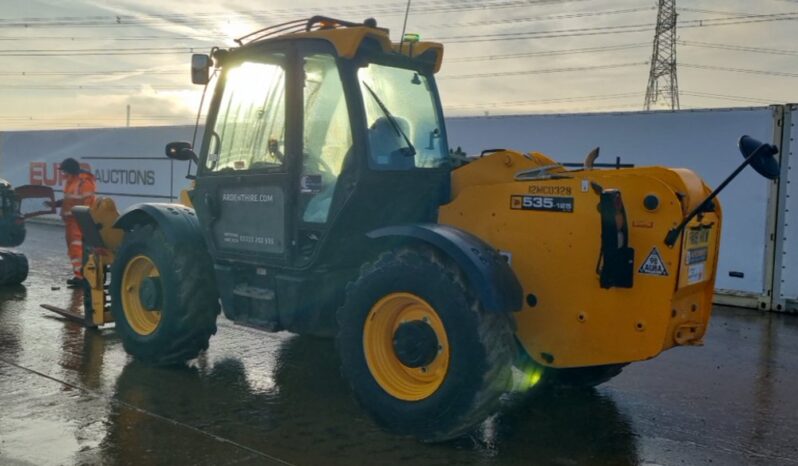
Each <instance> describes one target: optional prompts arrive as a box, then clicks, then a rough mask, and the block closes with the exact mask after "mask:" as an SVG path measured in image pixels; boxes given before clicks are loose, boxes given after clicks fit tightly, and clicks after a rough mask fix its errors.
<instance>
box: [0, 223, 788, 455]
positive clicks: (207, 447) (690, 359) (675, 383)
mask: <svg viewBox="0 0 798 466" xmlns="http://www.w3.org/2000/svg"><path fill="white" fill-rule="evenodd" d="M62 242H63V240H62V233H61V230H59V229H58V228H55V227H48V226H40V225H33V226H31V228H30V232H29V239H28V242H27V243H26V244H25V245H24V247H23V248H22V249H23V251H24V252H25V253H26V254H28V256H29V259H30V260H31V268H32V273H31V277H30V278H29V280H28V281H27V283H26V286H25V287H18V288H10V289H4V290H2V291H0V463H2V464H8V463H10V464H37V465H38V464H177V463H180V464H213V465H220V464H285V463H290V464H308V465H316V464H347V465H349V464H399V463H407V462H410V463H413V464H425V465H427V464H429V465H445V464H485V465H492V464H497V465H499V464H501V465H515V464H542V465H547V464H551V465H581V464H596V465H625V464H715V465H718V464H723V465H726V464H761V465H772V464H786V465H791V464H798V441H796V440H798V409H796V408H798V397H796V396H795V395H794V393H795V388H794V387H796V386H798V357H796V356H798V318H795V317H792V316H779V315H767V314H760V313H758V312H750V311H740V310H731V309H718V310H717V312H716V314H715V317H714V320H713V322H712V326H711V331H710V333H709V335H708V337H707V346H706V347H703V348H680V349H676V350H673V351H669V352H667V353H665V354H663V355H662V356H660V357H659V358H657V359H655V360H653V361H649V362H646V363H640V364H634V365H632V366H629V367H627V369H626V370H625V371H624V373H623V374H621V375H620V376H619V377H617V378H616V379H614V380H612V381H611V382H609V383H607V384H605V385H602V386H600V387H599V388H598V389H597V390H592V391H587V392H580V391H560V392H543V393H537V394H534V395H533V396H531V395H520V394H514V395H511V396H508V397H507V399H506V400H505V401H504V406H503V409H502V410H501V412H500V413H499V414H498V415H496V416H494V417H493V418H491V419H490V420H488V421H487V422H485V423H484V424H483V425H482V426H481V427H480V429H479V430H478V431H477V432H474V433H473V434H472V435H469V436H468V437H465V438H462V439H459V440H457V441H453V442H449V443H445V444H439V445H425V444H421V443H419V442H417V441H415V440H413V439H409V438H402V437H396V436H392V435H387V434H385V433H383V432H382V431H380V430H379V429H378V428H377V427H375V426H374V425H373V424H372V422H371V421H370V420H369V419H368V418H367V417H365V415H364V414H363V413H362V412H361V411H360V409H359V408H358V407H357V406H356V405H355V403H354V402H353V400H352V398H351V396H350V394H349V392H348V389H347V386H346V383H345V381H344V380H342V378H341V376H340V373H339V371H338V362H337V359H336V354H335V347H334V344H333V342H332V341H329V340H320V339H312V338H304V337H297V336H293V335H290V334H267V333H262V332H258V331H255V330H251V329H248V328H244V327H238V326H235V325H233V324H231V323H230V322H228V321H221V323H220V329H219V333H218V334H217V335H216V336H215V337H214V338H213V339H212V340H211V349H210V350H209V351H208V352H207V353H206V354H204V355H203V356H202V357H200V358H199V359H198V360H196V361H193V362H192V363H191V364H190V366H187V367H182V368H170V369H158V368H151V367H146V366H143V365H140V364H137V363H136V362H133V361H131V360H129V359H128V357H127V355H126V354H125V352H124V350H123V349H122V345H121V342H120V341H119V340H118V338H117V337H116V336H115V334H114V331H113V327H111V328H108V329H103V330H99V331H97V330H85V329H83V328H81V327H80V326H78V325H76V324H73V323H70V322H65V321H63V320H61V319H59V318H57V317H55V315H54V314H50V313H48V312H47V311H44V310H41V309H39V307H38V305H39V303H41V302H48V303H51V304H55V305H58V306H61V307H69V306H79V305H80V295H79V293H73V292H72V291H70V290H67V289H66V288H64V287H62V288H61V289H58V290H53V289H51V288H52V287H55V286H62V281H63V280H62V279H63V278H64V277H66V274H67V272H68V268H67V267H68V266H67V261H66V260H65V258H64V257H62V256H63V255H64V251H63V247H62Z"/></svg>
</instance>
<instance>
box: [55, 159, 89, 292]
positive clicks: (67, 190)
mask: <svg viewBox="0 0 798 466" xmlns="http://www.w3.org/2000/svg"><path fill="white" fill-rule="evenodd" d="M60 170H61V173H63V175H64V198H63V199H61V200H59V201H57V202H56V203H55V206H56V207H60V208H61V218H62V219H64V224H65V226H66V242H67V253H68V254H69V260H70V261H71V262H72V277H71V278H69V279H68V280H67V285H68V286H70V287H77V286H80V285H81V284H82V283H83V272H82V270H81V269H82V266H83V234H82V233H81V232H80V227H78V222H77V220H75V217H74V216H73V215H72V208H73V207H75V206H80V205H85V206H91V204H92V203H93V202H94V195H95V190H96V183H95V180H94V175H92V174H91V172H89V171H86V170H82V169H81V168H80V164H79V163H78V161H77V160H75V159H73V158H67V159H64V161H63V162H61V167H60Z"/></svg>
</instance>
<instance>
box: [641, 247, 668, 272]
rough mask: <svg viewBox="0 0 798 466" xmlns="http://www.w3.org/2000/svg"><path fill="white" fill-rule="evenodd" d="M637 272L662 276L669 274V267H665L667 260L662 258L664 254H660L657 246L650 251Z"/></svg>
mask: <svg viewBox="0 0 798 466" xmlns="http://www.w3.org/2000/svg"><path fill="white" fill-rule="evenodd" d="M637 273H640V274H645V275H659V276H661V277H667V276H668V269H667V267H665V261H663V260H662V256H660V254H659V251H658V250H657V248H656V247H655V248H654V249H652V250H651V252H650V253H648V256H647V257H646V260H644V261H643V264H642V265H641V266H640V269H638V270H637Z"/></svg>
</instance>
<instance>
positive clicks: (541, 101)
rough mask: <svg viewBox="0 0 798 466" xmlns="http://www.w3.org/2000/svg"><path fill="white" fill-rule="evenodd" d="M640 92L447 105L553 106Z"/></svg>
mask: <svg viewBox="0 0 798 466" xmlns="http://www.w3.org/2000/svg"><path fill="white" fill-rule="evenodd" d="M641 95H642V94H641V93H639V92H626V93H622V94H605V95H588V96H578V97H560V98H556V99H537V100H511V101H505V102H485V103H477V104H463V105H447V106H445V108H447V109H468V108H492V107H514V106H523V105H534V104H552V103H565V102H591V101H599V100H612V99H623V98H628V97H638V98H639V97H640V96H641Z"/></svg>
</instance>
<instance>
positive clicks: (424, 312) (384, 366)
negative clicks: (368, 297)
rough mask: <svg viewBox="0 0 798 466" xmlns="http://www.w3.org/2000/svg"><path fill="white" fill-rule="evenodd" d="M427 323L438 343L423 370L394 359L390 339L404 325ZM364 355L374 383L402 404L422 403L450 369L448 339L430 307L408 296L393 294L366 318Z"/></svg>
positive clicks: (418, 299) (381, 301)
mask: <svg viewBox="0 0 798 466" xmlns="http://www.w3.org/2000/svg"><path fill="white" fill-rule="evenodd" d="M414 320H420V321H423V322H426V323H427V325H429V326H430V327H431V328H432V330H433V331H434V332H435V336H436V337H437V340H438V354H437V355H436V356H435V358H434V359H433V360H432V362H431V363H429V364H427V365H426V366H423V367H418V368H412V367H408V366H405V365H404V364H403V363H402V362H401V361H400V360H399V358H398V357H397V356H396V353H395V351H394V346H393V337H394V333H396V329H397V328H399V326H400V325H401V324H403V323H406V322H412V321H414ZM363 352H364V353H365V356H366V364H368V368H369V370H370V371H371V375H372V376H373V377H374V380H376V381H377V383H378V384H379V385H380V387H382V389H383V390H385V391H386V392H387V393H388V394H389V395H391V396H393V397H395V398H398V399H400V400H405V401H419V400H423V399H425V398H427V397H429V396H431V395H432V394H433V393H435V391H436V390H438V388H439V387H440V386H441V384H442V383H443V381H444V379H445V378H446V372H447V371H448V369H449V339H448V338H447V337H446V329H445V327H444V326H443V322H442V321H441V318H440V317H439V316H438V314H437V313H436V312H435V310H434V309H433V308H432V306H430V305H429V303H427V302H426V301H425V300H423V299H421V298H419V297H418V296H416V295H413V294H410V293H392V294H389V295H387V296H385V297H384V298H382V299H380V300H379V301H378V302H377V303H376V304H375V305H374V306H372V308H371V311H370V312H369V314H368V317H367V318H366V324H365V326H364V328H363Z"/></svg>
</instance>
